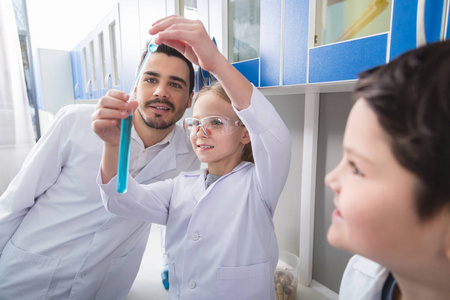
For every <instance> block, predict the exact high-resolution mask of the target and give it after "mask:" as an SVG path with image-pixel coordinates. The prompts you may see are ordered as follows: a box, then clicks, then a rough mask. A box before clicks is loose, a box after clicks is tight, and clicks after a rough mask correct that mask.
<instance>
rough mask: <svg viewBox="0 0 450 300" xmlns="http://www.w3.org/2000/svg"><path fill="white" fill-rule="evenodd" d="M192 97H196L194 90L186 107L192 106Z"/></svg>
mask: <svg viewBox="0 0 450 300" xmlns="http://www.w3.org/2000/svg"><path fill="white" fill-rule="evenodd" d="M192 99H194V92H192V93H191V95H190V96H189V100H188V104H187V106H186V108H189V107H191V106H192Z"/></svg>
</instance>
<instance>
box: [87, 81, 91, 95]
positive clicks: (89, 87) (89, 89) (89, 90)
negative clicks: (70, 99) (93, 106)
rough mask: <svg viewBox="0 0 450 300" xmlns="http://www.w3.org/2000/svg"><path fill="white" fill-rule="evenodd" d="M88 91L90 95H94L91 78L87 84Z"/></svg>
mask: <svg viewBox="0 0 450 300" xmlns="http://www.w3.org/2000/svg"><path fill="white" fill-rule="evenodd" d="M86 92H87V93H88V96H89V97H92V80H91V79H89V80H88V82H87V86H86Z"/></svg>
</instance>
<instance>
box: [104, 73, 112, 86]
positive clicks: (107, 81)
mask: <svg viewBox="0 0 450 300" xmlns="http://www.w3.org/2000/svg"><path fill="white" fill-rule="evenodd" d="M105 86H106V88H107V89H108V90H110V89H112V76H111V73H108V74H106V75H105Z"/></svg>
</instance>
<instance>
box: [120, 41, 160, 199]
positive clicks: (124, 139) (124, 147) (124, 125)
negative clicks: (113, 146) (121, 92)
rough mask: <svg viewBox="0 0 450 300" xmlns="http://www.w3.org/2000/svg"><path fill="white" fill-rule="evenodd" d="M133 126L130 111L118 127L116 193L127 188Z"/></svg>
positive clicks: (150, 46)
mask: <svg viewBox="0 0 450 300" xmlns="http://www.w3.org/2000/svg"><path fill="white" fill-rule="evenodd" d="M154 40H155V38H153V39H152V40H151V41H150V43H149V44H148V51H147V54H146V55H145V58H144V60H143V62H142V64H141V67H140V68H139V71H138V72H137V75H136V79H135V80H134V83H133V85H132V87H131V89H130V92H129V96H130V99H129V100H128V101H130V100H133V95H134V90H135V89H136V87H137V84H138V82H139V78H140V77H141V75H142V74H141V73H142V67H143V66H144V65H145V63H146V62H147V59H148V57H149V56H150V54H152V53H153V52H155V51H156V49H157V48H158V46H157V45H156V44H155V43H154ZM132 126H133V112H132V111H130V112H129V115H128V118H126V119H122V121H121V126H120V145H119V161H118V166H117V192H119V193H125V192H126V191H127V187H128V168H129V161H130V139H131V127H132Z"/></svg>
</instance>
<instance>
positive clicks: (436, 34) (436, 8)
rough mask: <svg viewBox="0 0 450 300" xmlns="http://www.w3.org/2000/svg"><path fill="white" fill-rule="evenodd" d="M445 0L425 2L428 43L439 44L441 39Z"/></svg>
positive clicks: (428, 0)
mask: <svg viewBox="0 0 450 300" xmlns="http://www.w3.org/2000/svg"><path fill="white" fill-rule="evenodd" d="M443 9H444V0H427V1H426V2H425V35H426V38H427V43H432V42H437V41H439V40H440V38H441V24H442V12H443Z"/></svg>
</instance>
